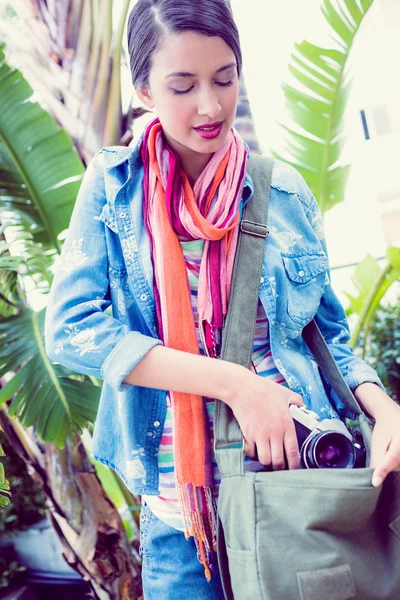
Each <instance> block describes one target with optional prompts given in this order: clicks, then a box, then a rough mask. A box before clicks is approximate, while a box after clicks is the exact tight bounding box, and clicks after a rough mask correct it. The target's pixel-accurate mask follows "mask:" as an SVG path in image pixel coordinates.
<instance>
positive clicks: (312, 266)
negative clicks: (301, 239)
mask: <svg viewBox="0 0 400 600" xmlns="http://www.w3.org/2000/svg"><path fill="white" fill-rule="evenodd" d="M282 261H283V266H284V268H285V273H286V276H287V283H288V286H287V312H288V314H289V317H290V318H291V319H292V320H293V321H294V322H295V323H297V324H298V325H303V326H304V325H306V324H307V323H308V322H309V321H311V319H312V318H313V317H314V315H315V314H316V312H317V310H318V306H319V302H320V300H321V296H322V294H323V292H324V289H325V285H326V281H327V270H328V268H329V264H328V258H327V256H326V254H324V253H323V252H296V253H289V254H288V253H282Z"/></svg>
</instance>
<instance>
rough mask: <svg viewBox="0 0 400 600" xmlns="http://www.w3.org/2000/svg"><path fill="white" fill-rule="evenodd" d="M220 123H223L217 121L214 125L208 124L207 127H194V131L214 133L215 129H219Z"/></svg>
mask: <svg viewBox="0 0 400 600" xmlns="http://www.w3.org/2000/svg"><path fill="white" fill-rule="evenodd" d="M222 123H223V121H218V122H216V123H209V124H208V125H199V126H198V127H195V128H194V129H196V130H200V131H215V129H219V128H220V126H221V125H222Z"/></svg>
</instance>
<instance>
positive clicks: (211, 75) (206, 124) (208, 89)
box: [138, 31, 239, 159]
mask: <svg viewBox="0 0 400 600" xmlns="http://www.w3.org/2000/svg"><path fill="white" fill-rule="evenodd" d="M238 88H239V84H238V75H237V67H236V58H235V54H234V52H233V50H232V49H231V48H230V47H229V46H228V45H227V44H226V43H225V42H224V40H222V38H219V37H207V36H205V35H201V34H198V33H194V32H191V31H185V32H182V33H178V34H174V33H168V34H166V36H165V38H164V39H163V43H162V45H161V47H160V49H159V50H158V51H157V52H156V53H155V54H154V55H153V61H152V68H151V71H150V78H149V88H148V89H147V90H142V91H140V90H138V93H139V96H140V97H141V100H142V101H143V102H144V103H145V105H146V106H147V107H150V108H153V107H154V108H155V110H156V113H157V116H158V117H159V119H160V121H161V124H162V126H163V130H164V133H165V135H166V137H167V140H168V142H169V144H170V145H171V146H172V148H174V150H176V152H177V153H178V154H179V155H180V156H181V157H185V158H186V157H188V155H189V156H190V155H193V153H195V154H200V155H204V158H205V159H207V157H208V158H209V157H210V155H212V154H213V153H214V152H216V151H217V150H219V149H220V148H221V147H222V146H223V144H224V142H225V140H226V138H227V135H228V133H229V131H230V129H231V127H232V124H233V120H234V118H235V115H236V106H237V99H238ZM210 126H212V127H211V128H210ZM199 128H200V129H199ZM199 158H200V157H199Z"/></svg>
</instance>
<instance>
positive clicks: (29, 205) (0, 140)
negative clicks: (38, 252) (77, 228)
mask: <svg viewBox="0 0 400 600" xmlns="http://www.w3.org/2000/svg"><path fill="white" fill-rule="evenodd" d="M32 95H33V90H32V88H31V87H30V86H29V85H28V83H27V82H26V81H25V79H24V78H23V77H22V75H21V73H20V71H18V70H16V69H13V68H12V67H10V66H9V65H8V64H7V62H6V61H5V56H4V51H3V49H2V48H1V47H0V214H1V213H2V212H3V213H4V212H7V214H13V215H14V216H15V218H16V219H18V222H20V223H22V224H23V225H24V226H25V227H28V226H29V230H30V231H31V233H32V235H33V237H34V239H35V241H36V242H37V243H42V244H43V245H45V246H46V247H47V248H49V247H52V248H56V249H57V250H60V242H59V239H58V236H59V234H60V233H61V232H62V231H64V230H65V229H67V228H68V225H69V220H70V218H71V212H72V208H73V206H74V202H75V198H76V196H77V193H78V190H79V187H80V183H81V180H82V176H83V173H84V166H83V164H82V161H81V160H80V158H79V156H78V155H77V154H76V152H74V151H73V143H72V140H71V138H70V137H69V136H68V135H67V134H66V132H65V131H63V130H62V129H59V128H58V126H57V124H56V122H55V121H54V119H52V118H51V117H50V115H49V114H47V113H46V111H45V110H43V108H42V107H41V106H40V105H39V104H38V103H37V102H34V101H32Z"/></svg>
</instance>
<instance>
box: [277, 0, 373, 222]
mask: <svg viewBox="0 0 400 600" xmlns="http://www.w3.org/2000/svg"><path fill="white" fill-rule="evenodd" d="M372 3H373V0H362V1H361V2H358V1H357V0H336V1H334V2H331V0H323V1H322V5H321V9H322V12H323V15H324V17H325V19H326V20H327V22H328V24H329V25H330V27H331V28H332V30H333V34H334V39H335V42H334V43H335V47H334V48H330V49H327V48H321V47H319V46H315V45H314V44H311V43H310V42H307V41H303V42H301V43H298V44H295V50H294V52H293V53H292V54H291V60H290V64H289V70H290V72H291V74H292V75H293V77H294V78H295V79H296V82H297V85H296V87H293V86H291V85H287V84H284V85H283V91H284V94H285V100H286V106H287V109H288V112H289V115H290V117H291V119H292V121H293V122H294V124H295V127H293V125H290V126H286V125H283V124H282V128H283V133H284V139H285V149H284V152H283V154H282V155H280V154H278V153H276V152H274V156H275V157H276V158H279V159H281V160H284V161H285V162H288V163H289V164H291V165H293V166H294V167H295V168H296V169H297V170H298V171H299V172H300V173H301V174H302V175H303V177H304V179H305V180H306V182H307V184H308V186H309V187H310V189H311V191H312V193H313V194H314V196H315V198H316V200H317V202H318V204H319V207H320V209H321V212H322V214H323V213H324V212H325V211H327V210H329V209H330V208H332V206H334V205H335V204H337V203H338V202H342V201H343V200H344V190H345V187H346V183H347V178H348V175H349V171H350V166H349V165H339V160H340V156H341V152H342V149H343V145H344V133H343V115H344V111H345V109H346V105H347V100H348V96H349V89H350V77H349V74H348V72H347V61H348V58H349V55H350V51H351V48H352V46H353V43H354V40H355V37H356V35H357V32H358V30H359V28H360V25H361V23H362V21H363V19H364V18H365V15H366V14H367V12H368V10H369V9H370V7H371V5H372Z"/></svg>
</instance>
